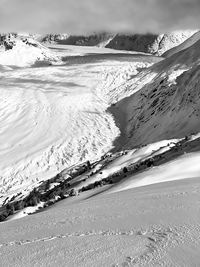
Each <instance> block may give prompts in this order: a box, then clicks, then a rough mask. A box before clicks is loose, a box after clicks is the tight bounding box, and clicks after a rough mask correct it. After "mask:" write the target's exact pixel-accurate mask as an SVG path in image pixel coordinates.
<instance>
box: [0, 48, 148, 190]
mask: <svg viewBox="0 0 200 267" xmlns="http://www.w3.org/2000/svg"><path fill="white" fill-rule="evenodd" d="M91 52H92V50H91ZM62 53H63V52H62ZM92 57H93V58H92V60H91V58H90V61H89V62H87V59H86V60H85V62H82V61H83V58H84V57H83V56H82V57H80V56H79V57H75V58H74V61H73V59H70V58H69V61H67V63H66V65H62V66H52V67H43V68H24V69H18V70H13V71H4V72H1V73H0V76H1V79H0V88H1V96H0V103H1V104H0V140H1V144H0V176H1V179H0V182H1V184H0V191H1V193H8V192H11V191H12V192H13V191H15V190H16V191H18V190H20V189H21V188H22V187H24V186H30V185H33V186H34V183H37V182H38V181H40V180H41V179H45V178H47V177H51V176H52V175H54V174H56V173H58V172H59V171H61V170H62V169H64V168H66V167H68V166H72V165H73V164H77V163H80V162H82V161H85V160H87V159H89V160H95V159H97V158H99V157H101V155H102V154H104V153H106V152H107V151H108V150H110V149H111V148H112V147H113V140H114V139H115V138H116V137H117V136H118V135H119V129H118V128H117V127H116V125H115V122H114V119H113V117H112V115H111V114H109V113H108V112H106V109H107V108H108V106H109V105H110V104H111V103H112V102H113V101H116V100H115V99H118V96H117V91H118V93H119V95H120V94H121V90H119V89H118V88H119V87H120V85H121V84H124V83H126V81H127V80H128V79H130V78H131V75H132V74H135V75H136V74H137V72H138V68H141V67H143V68H144V67H147V66H149V63H147V62H146V63H145V60H147V61H149V60H150V57H149V56H140V55H131V54H128V55H127V59H126V58H125V57H123V60H122V58H121V57H120V56H117V54H115V58H114V59H112V60H111V59H110V60H106V59H105V56H104V55H102V56H101V55H100V56H99V57H97V56H96V55H94V56H92ZM119 70H120V75H117V73H118V74H119ZM115 88H116V92H115V96H113V97H111V96H110V93H109V92H110V90H111V89H112V90H114V89H115ZM125 95H126V94H124V96H125ZM111 98H112V99H111Z"/></svg>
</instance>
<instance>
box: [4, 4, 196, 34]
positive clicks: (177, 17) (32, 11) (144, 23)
mask: <svg viewBox="0 0 200 267" xmlns="http://www.w3.org/2000/svg"><path fill="white" fill-rule="evenodd" d="M199 13H200V1H199V0H58V1H55V0H34V1H33V0H0V31H1V32H10V31H16V32H39V33H47V32H59V33H60V32H61V33H62V32H63V33H64V32H67V33H87V32H88V33H89V32H94V31H110V32H147V31H148V32H163V31H171V30H175V29H186V28H191V29H192V28H193V29H194V28H199V26H200V19H199Z"/></svg>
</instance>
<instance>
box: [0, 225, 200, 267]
mask: <svg viewBox="0 0 200 267" xmlns="http://www.w3.org/2000/svg"><path fill="white" fill-rule="evenodd" d="M90 237H91V238H95V237H97V238H103V239H106V240H107V242H111V243H112V242H115V240H112V239H113V238H115V237H118V238H119V237H121V238H124V239H125V242H128V241H127V238H132V239H133V241H134V244H135V246H134V252H133V255H127V256H126V257H125V259H124V261H123V262H120V263H119V262H114V263H113V265H112V267H117V266H123V267H125V266H147V265H148V266H154V264H157V263H158V262H159V266H171V264H172V263H171V262H167V261H166V258H165V255H166V253H167V251H168V250H169V249H173V248H175V247H177V246H179V245H181V244H184V243H188V242H189V243H194V244H195V245H199V242H200V241H199V240H200V225H190V226H189V225H182V226H177V227H171V226H169V227H167V228H166V227H163V226H159V225H153V226H151V227H150V228H148V229H139V230H136V229H131V230H125V231H120V230H111V229H109V230H107V231H105V230H99V231H93V230H91V231H88V232H84V233H81V232H75V233H66V234H59V235H52V236H48V237H42V238H36V239H27V240H19V241H10V242H8V243H0V250H2V249H4V248H7V247H11V246H26V245H30V244H36V243H38V242H45V243H46V242H47V243H48V242H50V241H56V240H61V239H66V238H81V239H82V241H83V238H87V239H88V238H90ZM103 239H102V241H101V242H103ZM104 241H105V240H104ZM83 242H84V241H83ZM93 242H94V240H93ZM121 242H122V241H121ZM137 247H138V248H137ZM96 249H98V248H96ZM129 250H130V248H129ZM129 254H130V253H129ZM173 264H174V263H173ZM173 266H175V265H173Z"/></svg>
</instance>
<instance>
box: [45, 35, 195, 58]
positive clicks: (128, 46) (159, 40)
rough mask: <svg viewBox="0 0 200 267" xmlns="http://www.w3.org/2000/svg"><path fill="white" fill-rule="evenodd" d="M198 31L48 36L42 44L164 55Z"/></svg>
mask: <svg viewBox="0 0 200 267" xmlns="http://www.w3.org/2000/svg"><path fill="white" fill-rule="evenodd" d="M195 32H196V31H194V30H185V31H174V32H171V33H166V34H160V35H158V34H110V33H98V34H91V35H69V34H47V35H45V36H43V37H41V38H40V41H41V42H45V43H56V44H62V45H64V44H66V45H79V46H101V47H107V48H112V49H117V50H128V51H137V52H144V53H150V54H154V55H159V56H160V55H162V54H163V53H164V52H166V51H167V50H169V49H171V48H173V47H175V46H177V45H179V44H181V43H182V42H184V41H185V40H187V39H188V38H189V37H191V36H192V35H193V34H194V33H195Z"/></svg>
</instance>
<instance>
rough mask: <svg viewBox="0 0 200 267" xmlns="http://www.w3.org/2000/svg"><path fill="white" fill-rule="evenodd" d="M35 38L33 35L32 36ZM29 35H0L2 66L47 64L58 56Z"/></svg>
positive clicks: (0, 62)
mask: <svg viewBox="0 0 200 267" xmlns="http://www.w3.org/2000/svg"><path fill="white" fill-rule="evenodd" d="M32 37H33V38H35V36H32ZM33 38H31V37H29V36H28V37H27V36H24V35H17V34H6V35H1V36H0V64H1V65H4V66H19V67H24V66H31V65H33V64H36V65H40V64H42V65H48V64H52V63H53V62H57V61H59V58H58V57H57V56H56V55H55V54H54V53H53V52H52V51H50V50H49V49H48V48H47V47H45V46H44V45H42V44H41V43H39V42H38V41H37V40H35V39H33Z"/></svg>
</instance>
